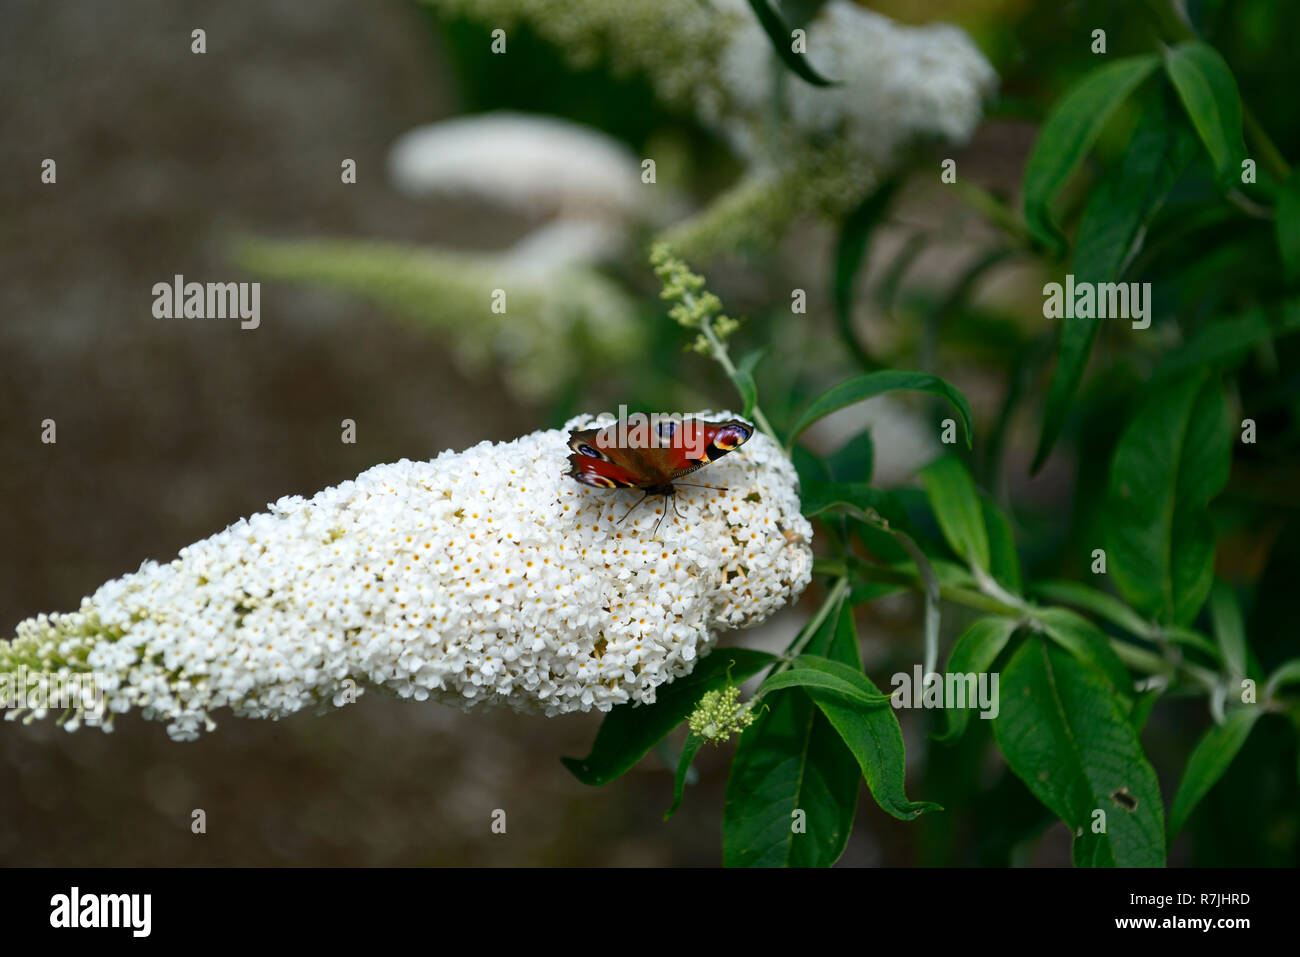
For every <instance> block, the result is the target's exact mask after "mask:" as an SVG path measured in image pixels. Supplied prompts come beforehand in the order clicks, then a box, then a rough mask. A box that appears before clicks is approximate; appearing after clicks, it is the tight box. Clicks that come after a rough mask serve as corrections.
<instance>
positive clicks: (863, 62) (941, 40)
mask: <svg viewBox="0 0 1300 957" xmlns="http://www.w3.org/2000/svg"><path fill="white" fill-rule="evenodd" d="M807 32H808V37H807V45H808V52H807V57H808V60H809V62H810V63H811V64H812V65H813V66H814V68H815V69H817V70H818V72H820V73H821V74H822V75H823V76H826V77H830V78H832V79H833V80H834V81H835V85H833V86H827V87H819V86H813V85H811V84H808V83H805V82H803V81H802V80H795V79H791V80H790V81H789V82H787V83H785V84H784V87H783V91H782V96H783V97H784V99H785V102H786V114H785V115H786V116H787V117H788V120H789V124H788V125H777V126H774V125H773V124H772V123H770V122H768V121H767V118H768V116H769V115H770V103H771V100H772V74H773V71H774V70H777V69H784V67H782V66H780V65H779V64H778V63H777V62H776V60H775V56H774V55H773V53H772V50H771V41H770V40H768V38H767V36H766V34H764V33H763V32H762V30H761V29H759V28H758V26H757V25H756V24H754V25H752V26H751V27H750V28H747V29H742V30H737V31H736V32H735V34H734V35H733V37H732V39H731V41H730V43H728V45H727V47H726V50H725V51H724V52H723V54H722V58H721V64H720V74H721V81H722V87H723V88H724V89H725V90H726V92H727V94H728V96H729V98H730V103H731V107H732V111H733V113H734V115H733V116H728V117H723V121H722V125H723V127H724V129H725V130H726V131H727V133H728V134H729V135H730V137H731V139H732V141H733V143H734V144H735V145H736V147H737V149H738V150H739V151H740V152H742V153H743V154H745V155H746V156H748V157H749V158H750V159H751V160H754V161H757V162H760V163H764V164H767V165H778V166H780V165H784V164H785V163H786V162H787V161H788V157H789V152H788V151H789V149H791V148H792V142H793V141H796V140H797V141H800V142H803V143H810V142H818V141H820V142H825V141H826V139H827V138H836V139H839V140H840V141H842V142H843V143H845V144H846V145H847V146H849V147H850V148H851V150H852V152H853V153H855V154H856V155H859V156H861V157H862V158H864V159H867V160H869V161H870V162H871V163H872V164H874V165H875V166H877V167H879V168H886V167H888V166H889V165H891V164H892V163H894V162H895V161H896V160H897V159H898V155H899V152H900V150H902V149H903V148H904V147H906V146H907V145H908V144H909V143H910V142H912V141H914V140H917V139H938V140H943V141H946V142H953V143H961V142H964V141H965V140H967V139H969V138H970V136H971V134H972V133H974V131H975V127H976V125H977V124H978V123H979V120H980V116H981V113H982V111H983V104H984V100H985V98H986V97H988V96H989V95H990V94H991V93H993V91H994V90H995V89H996V88H997V79H998V77H997V74H996V73H995V72H994V71H993V68H992V67H991V66H990V65H989V63H988V61H987V60H985V59H984V56H983V55H982V54H981V53H980V52H979V50H978V49H977V48H976V47H975V44H973V43H972V42H971V40H970V38H969V37H968V36H967V35H966V34H965V33H964V32H963V31H962V30H960V29H959V28H957V27H954V26H950V25H948V24H930V25H926V26H905V25H902V24H898V23H895V22H894V21H892V20H890V19H889V18H888V17H885V16H882V15H880V14H878V13H874V12H872V11H871V10H867V9H865V8H863V7H859V6H857V5H856V4H853V3H850V2H849V0H830V2H829V3H827V4H826V5H825V6H824V7H823V8H822V9H821V11H820V12H819V13H818V15H817V16H816V17H815V18H814V19H813V20H812V22H810V23H809V24H808V26H807Z"/></svg>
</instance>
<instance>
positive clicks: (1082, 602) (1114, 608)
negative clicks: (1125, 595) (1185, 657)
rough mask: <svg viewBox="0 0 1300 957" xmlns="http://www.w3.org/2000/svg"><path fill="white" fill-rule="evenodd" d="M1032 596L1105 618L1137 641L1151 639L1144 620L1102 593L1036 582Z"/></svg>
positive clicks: (1066, 584) (1072, 585)
mask: <svg viewBox="0 0 1300 957" xmlns="http://www.w3.org/2000/svg"><path fill="white" fill-rule="evenodd" d="M1033 592H1034V594H1035V595H1038V596H1039V597H1042V598H1046V599H1048V600H1049V601H1055V602H1060V603H1061V604H1064V605H1073V606H1074V607H1075V608H1082V609H1083V610H1084V611H1090V612H1092V613H1093V614H1094V615H1097V616H1098V617H1101V618H1105V619H1106V620H1107V621H1109V622H1110V623H1111V624H1113V625H1118V626H1119V627H1121V628H1123V629H1124V630H1125V631H1127V632H1128V633H1129V634H1131V635H1137V636H1138V637H1140V638H1150V637H1152V631H1153V629H1152V627H1151V625H1150V624H1148V623H1147V622H1146V620H1145V619H1143V617H1142V616H1141V615H1139V614H1138V613H1137V612H1135V611H1134V610H1133V609H1132V608H1130V607H1129V606H1128V605H1126V604H1124V603H1123V602H1122V601H1120V600H1119V599H1118V598H1115V597H1114V596H1113V595H1108V594H1106V593H1105V592H1104V591H1100V590H1098V589H1096V588H1093V587H1092V586H1090V585H1084V584H1082V583H1080V582H1071V581H1045V582H1036V583H1035V584H1034V586H1033Z"/></svg>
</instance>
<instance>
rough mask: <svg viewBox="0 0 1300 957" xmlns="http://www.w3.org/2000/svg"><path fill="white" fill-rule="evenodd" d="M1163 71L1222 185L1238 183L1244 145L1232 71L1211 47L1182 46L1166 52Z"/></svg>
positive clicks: (1239, 109)
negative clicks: (1175, 91) (1203, 145)
mask: <svg viewBox="0 0 1300 957" xmlns="http://www.w3.org/2000/svg"><path fill="white" fill-rule="evenodd" d="M1165 72H1166V73H1167V74H1168V75H1169V79H1170V81H1171V82H1172V83H1173V85H1174V89H1176V90H1177V91H1178V98H1179V99H1180V100H1182V101H1183V107H1184V108H1185V109H1186V110H1187V115H1188V117H1189V118H1190V119H1191V121H1192V125H1193V126H1195V127H1196V132H1197V133H1198V134H1199V135H1200V137H1201V142H1202V143H1204V144H1205V148H1206V150H1207V151H1208V152H1209V154H1210V159H1211V160H1212V161H1213V163H1214V170H1215V173H1216V174H1217V175H1218V178H1219V181H1220V182H1221V183H1223V184H1224V185H1225V186H1229V185H1233V184H1240V178H1239V177H1240V175H1241V161H1242V159H1243V158H1245V156H1246V143H1245V140H1244V138H1243V137H1242V132H1241V96H1240V95H1239V94H1238V93H1237V81H1236V80H1235V79H1233V77H1232V70H1231V69H1230V68H1229V67H1228V64H1227V63H1226V62H1224V59H1223V57H1221V56H1220V55H1219V53H1218V51H1217V50H1215V49H1214V47H1212V46H1209V45H1207V44H1205V43H1200V42H1192V43H1183V44H1180V45H1178V46H1176V47H1174V48H1173V49H1172V50H1168V51H1166V53H1165Z"/></svg>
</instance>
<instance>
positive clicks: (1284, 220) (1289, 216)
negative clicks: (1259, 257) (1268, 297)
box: [1274, 173, 1300, 285]
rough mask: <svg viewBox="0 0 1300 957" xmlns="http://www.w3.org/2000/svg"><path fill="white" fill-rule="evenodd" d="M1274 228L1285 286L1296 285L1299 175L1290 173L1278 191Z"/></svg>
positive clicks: (1299, 262)
mask: <svg viewBox="0 0 1300 957" xmlns="http://www.w3.org/2000/svg"><path fill="white" fill-rule="evenodd" d="M1274 226H1275V228H1276V230H1277V248H1278V253H1279V254H1280V255H1281V257H1282V271H1283V273H1284V275H1285V277H1286V281H1287V284H1288V285H1296V284H1298V283H1300V173H1292V174H1291V177H1290V178H1289V179H1288V180H1287V181H1286V182H1285V183H1284V184H1283V185H1282V188H1281V189H1280V190H1278V195H1277V210H1276V216H1275V218H1274Z"/></svg>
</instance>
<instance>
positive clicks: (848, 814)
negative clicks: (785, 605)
mask: <svg viewBox="0 0 1300 957" xmlns="http://www.w3.org/2000/svg"><path fill="white" fill-rule="evenodd" d="M807 648H808V650H809V651H810V652H811V653H813V654H816V655H826V656H827V657H829V658H831V659H832V660H834V661H838V662H841V663H842V664H844V665H846V666H849V667H855V668H860V667H861V664H860V660H859V658H858V643H857V633H856V630H855V629H854V626H853V609H852V608H851V607H849V606H848V605H847V604H841V605H840V610H839V614H838V615H836V616H833V617H832V618H828V619H827V620H826V621H825V622H824V623H823V625H822V627H821V628H819V629H818V630H817V632H816V633H815V634H814V635H813V637H812V638H811V639H809V642H808V645H807ZM767 704H769V705H770V707H760V712H759V716H758V718H757V719H756V720H755V721H754V723H753V725H751V726H750V727H749V728H747V729H745V732H744V733H743V734H742V735H741V736H740V743H739V744H738V745H737V746H736V756H735V758H734V759H733V761H732V764H731V773H730V775H728V778H727V794H726V800H725V804H724V806H723V817H722V856H723V862H724V863H725V864H726V865H727V866H728V867H785V866H796V867H829V866H830V865H831V864H833V863H835V861H836V860H838V859H839V856H840V855H841V854H843V853H844V847H845V845H846V844H847V843H848V840H849V833H850V831H851V830H852V828H853V818H854V815H855V814H856V813H857V807H858V791H859V790H860V787H861V780H862V775H861V773H860V772H859V770H858V765H857V762H856V761H855V760H854V758H853V755H852V754H851V753H850V752H849V750H848V748H847V747H845V745H844V743H843V742H842V741H841V740H840V738H839V735H838V734H836V732H835V730H834V728H832V727H831V725H830V724H829V722H828V721H827V720H826V718H825V717H824V716H823V715H822V714H821V713H820V712H819V711H818V710H817V709H816V708H815V707H814V706H813V703H812V701H811V700H810V699H809V697H808V695H807V694H806V693H805V692H803V691H801V690H799V689H797V688H796V689H791V690H787V691H782V692H780V693H778V694H775V695H773V697H772V700H771V701H770V702H768V703H767ZM885 710H888V709H885ZM855 713H857V712H855ZM796 810H799V811H803V812H804V825H805V828H806V831H805V833H795V832H794V830H793V829H792V825H793V823H794V819H793V817H792V815H793V813H794V812H795V811H796Z"/></svg>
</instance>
